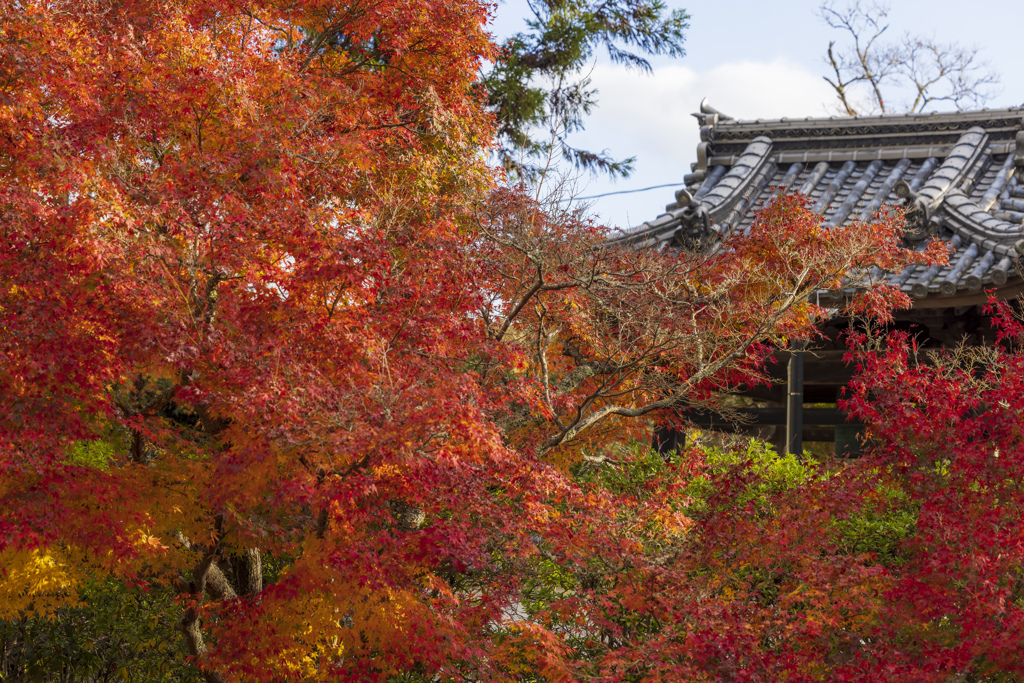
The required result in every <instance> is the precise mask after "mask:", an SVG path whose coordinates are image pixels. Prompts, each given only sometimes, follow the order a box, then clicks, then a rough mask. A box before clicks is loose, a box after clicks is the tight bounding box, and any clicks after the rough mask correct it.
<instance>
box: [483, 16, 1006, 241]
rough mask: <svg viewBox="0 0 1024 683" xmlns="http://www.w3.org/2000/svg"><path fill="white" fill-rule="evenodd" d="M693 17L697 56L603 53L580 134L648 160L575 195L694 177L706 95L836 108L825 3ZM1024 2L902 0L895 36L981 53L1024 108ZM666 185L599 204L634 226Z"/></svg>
mask: <svg viewBox="0 0 1024 683" xmlns="http://www.w3.org/2000/svg"><path fill="white" fill-rule="evenodd" d="M668 4H669V5H670V6H671V7H681V8H683V9H685V10H686V11H687V13H688V14H689V15H690V29H689V31H688V32H687V36H686V52H687V54H686V56H685V57H683V58H682V59H678V60H669V59H655V60H652V63H653V64H654V73H653V74H651V75H642V74H638V73H636V72H635V71H627V70H626V69H624V68H622V67H617V66H614V65H612V64H610V63H609V62H608V60H607V59H606V58H604V57H603V55H602V56H601V57H599V58H598V59H597V60H596V61H595V62H594V64H593V69H592V71H591V79H592V81H593V84H594V86H596V87H597V89H598V91H599V94H598V107H597V110H596V112H595V113H594V115H592V116H591V117H590V118H589V119H588V121H587V129H586V131H584V132H582V133H580V134H578V135H577V136H575V137H574V138H573V139H572V142H573V144H575V145H576V146H578V147H582V148H585V149H602V150H607V151H608V152H609V153H610V154H612V155H613V156H616V157H618V158H622V157H628V156H636V157H637V160H636V165H635V171H634V173H633V175H632V176H631V177H630V178H628V179H626V180H620V181H618V182H616V183H612V182H610V181H607V180H605V179H603V178H591V177H589V176H583V177H579V178H577V179H575V183H574V185H575V194H576V195H577V196H589V195H597V194H603V193H606V192H615V191H619V190H632V189H638V188H643V187H648V186H651V185H662V184H666V183H675V182H679V183H681V182H682V178H683V176H684V175H685V174H686V173H689V172H690V163H691V162H693V161H695V160H696V148H697V143H698V142H699V137H698V128H697V122H696V119H694V118H693V117H692V116H690V114H691V112H695V111H697V109H698V107H699V105H700V101H701V99H703V98H704V97H707V98H708V100H709V102H710V103H711V104H712V105H713V106H714V107H716V108H718V109H719V110H721V111H723V112H725V113H727V114H729V115H731V116H733V117H736V118H741V119H757V118H765V119H769V118H780V117H783V116H788V117H801V118H802V117H805V116H829V115H833V114H837V113H838V112H837V109H836V101H835V96H834V94H833V92H832V90H831V88H830V87H829V86H828V84H827V83H825V81H824V80H823V79H822V76H824V75H825V74H826V73H827V71H826V65H825V63H824V61H823V59H824V55H825V51H826V49H827V48H828V43H829V40H835V39H841V36H840V35H839V34H838V33H834V32H833V31H832V29H830V28H829V27H828V26H827V25H826V24H825V23H824V22H823V21H822V20H821V19H820V18H819V17H818V16H817V13H816V10H817V7H818V5H819V4H820V3H819V2H816V1H804V0H777V1H775V2H769V1H767V0H764V1H755V0H732V1H729V2H724V1H717V2H707V1H705V2H698V3H674V2H672V1H671V0H669V2H668ZM528 11H529V10H528V8H527V7H526V3H525V1H524V0H506V1H505V2H503V3H501V4H500V5H499V6H498V11H497V12H498V13H497V18H496V21H495V24H494V28H493V30H494V32H495V34H496V37H497V38H499V39H500V38H501V37H503V36H507V35H510V34H512V33H514V32H515V31H516V30H518V29H519V27H520V26H521V25H522V18H523V17H525V16H526V14H527V12H528ZM1022 23H1024V4H1022V3H1020V2H1010V1H1005V2H994V1H990V0H974V1H972V2H967V3H965V2H963V1H962V0H960V1H958V2H954V1H952V0H931V1H928V2H924V1H922V0H894V1H893V2H892V6H891V9H890V12H889V24H890V26H891V28H890V29H889V32H888V33H887V35H890V34H891V35H892V36H893V37H894V38H896V37H899V36H901V35H903V34H905V33H912V34H915V35H920V36H926V37H930V38H934V39H936V40H937V41H939V42H944V43H946V42H954V41H955V42H958V43H960V44H961V45H965V46H975V47H978V48H979V49H980V55H981V57H982V58H983V59H985V60H987V61H988V62H989V63H990V65H991V66H992V68H993V69H994V70H995V71H998V72H999V75H1000V77H1001V83H1000V85H999V86H998V94H997V95H996V96H995V97H993V98H991V99H990V100H989V102H988V104H987V106H988V107H990V108H1001V107H1015V106H1020V105H1021V104H1024V41H1022V40H1021V38H1020V26H1021V25H1022ZM673 192H674V190H673V189H672V188H663V189H660V190H651V191H647V192H640V193H635V194H623V195H613V196H609V197H604V198H601V199H596V200H592V201H590V202H588V203H590V204H592V208H591V210H592V212H593V213H595V214H597V215H598V216H599V217H600V218H601V220H602V221H603V222H605V223H606V224H608V225H610V226H617V227H628V226H631V225H637V224H639V223H641V222H643V221H645V220H649V219H652V218H655V217H656V216H657V215H658V214H659V213H662V212H663V211H664V206H665V204H668V203H669V202H671V201H672V198H673Z"/></svg>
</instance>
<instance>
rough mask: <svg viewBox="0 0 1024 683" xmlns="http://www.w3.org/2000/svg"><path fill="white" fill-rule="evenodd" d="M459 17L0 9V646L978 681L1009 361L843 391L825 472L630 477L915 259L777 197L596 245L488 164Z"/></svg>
mask: <svg viewBox="0 0 1024 683" xmlns="http://www.w3.org/2000/svg"><path fill="white" fill-rule="evenodd" d="M487 15H488V7H487V6H486V5H481V4H478V3H476V2H469V1H465V2H464V1H462V0H455V1H450V2H444V3H439V2H434V1H433V0H431V1H425V0H424V1H415V0H386V1H385V2H380V3H376V4H373V5H366V4H359V3H356V4H345V3H334V2H315V1H311V2H294V3H278V2H259V1H255V2H217V1H214V2H204V3H192V2H184V1H178V2H170V3H164V4H163V5H161V6H160V11H159V12H156V11H153V6H152V5H151V4H150V3H131V2H124V3H110V4H105V3H99V4H96V3H80V4H71V5H69V4H63V3H56V2H54V3H47V2H16V3H7V4H5V5H4V13H3V19H2V25H3V34H2V37H0V68H2V79H3V80H2V83H0V88H2V89H0V132H2V134H0V174H2V183H0V213H2V220H0V236H2V238H0V404H2V405H0V509H2V510H3V511H4V514H3V516H2V517H0V572H2V573H0V619H2V620H4V623H15V622H17V623H26V622H25V620H28V619H34V620H37V621H36V622H33V623H41V622H40V621H39V620H45V619H48V618H49V619H58V620H59V619H64V618H66V615H67V614H69V613H70V612H68V610H72V609H87V607H88V605H86V607H82V606H81V605H80V604H79V601H80V600H81V599H83V597H84V598H85V599H86V600H87V601H88V600H98V599H99V597H97V596H100V597H102V596H104V595H108V594H109V593H108V592H109V591H110V590H114V589H113V588H111V587H112V586H121V587H123V590H133V591H142V592H146V593H148V594H151V595H154V596H156V597H154V598H153V599H152V602H147V603H146V604H147V605H149V607H147V609H152V610H157V612H156V614H157V616H156V617H154V619H155V620H156V621H157V622H160V621H161V619H165V618H167V616H168V615H171V618H172V619H173V623H174V629H175V632H176V634H177V635H176V637H179V638H180V639H181V640H180V642H181V644H182V646H183V650H184V652H185V653H186V654H187V665H188V666H190V667H193V673H195V671H199V672H201V673H202V676H203V677H205V678H206V680H209V681H220V680H225V681H242V680H244V681H271V680H275V681H276V680H353V681H354V680H359V681H364V680H365V681H372V680H380V681H383V680H389V679H391V680H408V681H414V680H420V681H434V680H536V679H538V678H543V679H545V680H551V681H556V680H575V679H581V678H583V679H593V680H609V681H611V680H640V679H648V680H731V679H736V680H782V679H786V678H790V679H794V680H800V679H808V680H809V679H822V680H824V679H831V680H840V679H841V677H842V676H845V677H847V678H848V679H855V678H858V677H860V678H862V679H867V680H875V679H877V678H878V677H886V676H888V677H895V676H897V673H898V674H899V675H900V676H905V678H904V679H906V680H909V679H910V678H912V677H914V676H917V677H918V678H920V679H922V680H924V679H929V678H928V677H929V676H933V679H934V680H939V679H941V676H939V675H938V674H935V673H934V672H936V671H943V672H946V674H945V675H946V676H947V678H948V676H949V675H953V674H954V673H956V674H957V675H959V672H965V671H968V670H969V671H972V672H977V673H978V674H980V675H987V672H989V671H1014V672H1015V671H1016V669H1015V668H1014V667H1015V666H1017V664H1016V661H1017V660H1016V659H1014V657H1013V649H1012V647H1011V644H1012V643H1013V642H1016V641H1015V640H1014V639H1015V638H1016V637H1017V636H1016V635H1015V634H1017V630H1016V629H1017V628H1018V620H1019V615H1018V614H1017V611H1019V608H1018V607H1017V606H1016V601H1017V600H1018V596H1017V593H1019V589H1020V586H1019V585H1018V584H1019V583H1020V577H1018V576H1017V575H1018V574H1019V573H1020V571H1021V561H1020V558H1019V557H1018V555H1019V553H1018V552H1017V551H1016V550H1015V548H1016V547H1017V545H1019V543H1018V539H1017V536H1015V535H1014V534H1015V533H1016V532H1015V531H1014V529H1015V528H1016V527H1015V526H1014V524H1013V523H1012V520H1013V519H1014V515H1016V514H1017V509H1018V508H1017V502H1015V501H1016V498H1015V496H1017V485H1016V484H1015V483H1014V482H1015V481H1017V480H1019V479H1020V477H1019V475H1018V474H1017V470H1016V469H1015V468H1016V464H1015V463H1016V462H1017V457H1016V449H1017V445H1016V444H1017V441H1016V439H1017V436H1016V435H1017V431H1016V426H1015V425H1016V424H1017V423H1018V421H1019V420H1018V417H1017V416H1019V411H1020V409H1021V405H1020V401H1019V399H1020V396H1018V393H1019V387H1018V386H1017V384H1016V383H1015V382H1016V379H1015V378H1016V377H1017V376H1018V375H1019V374H1020V373H1019V372H1017V367H1016V366H1017V364H1018V362H1019V359H1018V358H1017V356H1016V355H1014V354H1013V353H1010V352H1002V351H1000V352H997V355H996V356H995V357H994V360H992V362H991V363H989V364H988V365H987V366H985V367H984V368H980V369H979V368H975V367H974V366H972V367H971V368H961V367H959V366H957V367H953V366H947V367H945V369H939V370H936V369H928V368H926V367H924V366H917V365H913V364H911V363H910V362H909V361H908V360H907V359H908V356H907V355H906V353H905V352H904V351H902V350H901V349H903V348H904V347H902V346H899V345H898V344H896V343H895V342H894V343H893V349H895V352H894V353H891V354H888V355H870V354H869V355H865V356H863V357H862V359H861V361H860V362H862V363H864V368H865V371H864V379H863V380H862V382H861V384H858V385H857V387H856V392H855V393H854V394H852V395H851V399H850V401H851V403H850V406H851V410H853V411H855V412H856V413H857V414H858V415H862V416H863V417H864V419H865V420H867V421H869V422H870V423H871V424H872V425H874V430H875V431H874V438H875V443H876V452H877V458H876V459H873V460H864V461H863V463H861V464H858V465H857V466H855V467H849V468H841V467H835V466H834V465H833V464H832V463H823V464H819V465H816V464H813V463H808V462H799V461H797V460H795V459H792V458H790V459H780V458H778V457H777V456H776V455H775V454H774V453H772V452H770V451H767V450H764V449H759V447H757V446H753V447H751V448H752V450H750V451H743V452H740V453H736V452H717V451H714V452H712V451H702V450H699V449H691V450H689V451H687V452H685V453H682V454H679V455H678V456H676V458H675V459H673V460H672V461H671V462H669V463H666V462H664V461H663V460H661V458H660V457H658V456H654V455H652V454H650V453H649V452H646V451H645V450H644V449H638V448H636V447H635V446H629V445H628V443H629V442H630V439H631V438H632V437H644V436H645V435H646V433H647V431H648V430H649V429H650V419H651V418H654V417H658V418H659V419H668V420H672V419H676V418H673V417H672V416H673V415H675V413H674V412H672V410H671V409H673V408H677V407H679V406H681V405H716V402H717V401H718V400H719V398H718V397H719V395H720V392H722V391H723V390H726V389H728V388H730V387H734V386H737V385H738V384H741V383H747V384H749V383H755V382H758V381H763V379H764V373H763V370H764V368H763V363H764V360H765V358H766V356H767V353H768V349H769V345H771V344H782V343H787V342H788V341H789V340H790V339H794V338H801V337H809V336H812V335H813V334H814V332H813V330H814V324H815V323H816V322H817V321H818V320H819V319H820V318H821V317H822V316H824V315H826V311H824V310H823V309H821V308H820V307H818V306H817V304H816V303H815V302H813V301H812V300H811V298H810V294H811V293H812V292H815V291H817V290H818V289H821V288H827V289H837V288H840V287H849V288H852V289H856V288H859V289H860V290H862V291H866V292H867V293H868V294H867V296H864V297H860V298H856V299H853V300H851V302H850V304H851V306H856V307H859V309H858V310H860V311H862V312H863V311H866V312H869V313H873V314H878V315H880V316H881V317H883V318H884V314H885V313H886V311H888V310H889V308H890V307H891V306H892V305H895V304H898V303H900V297H899V295H898V293H893V292H885V291H883V290H880V289H878V288H876V287H875V285H876V284H877V282H876V279H877V278H876V277H875V276H876V275H877V273H879V272H881V271H882V270H891V269H895V268H899V267H902V266H903V265H905V264H907V263H909V262H912V261H922V260H934V259H937V258H941V257H942V255H941V254H939V253H938V252H937V251H936V250H935V249H932V250H929V251H925V252H912V251H908V250H906V249H903V248H901V247H900V246H899V244H900V241H899V236H900V219H899V216H898V215H897V214H895V213H892V214H889V215H886V216H881V217H879V218H878V220H877V221H876V222H874V223H872V224H859V223H858V224H853V225H850V226H848V227H845V228H842V229H833V230H829V229H827V228H825V227H824V226H823V225H822V223H821V220H820V217H819V216H816V215H815V214H813V213H812V212H811V211H810V210H809V209H808V208H807V205H806V202H805V201H804V200H803V199H802V198H800V197H792V196H783V197H779V198H778V199H777V200H775V201H774V202H772V203H771V204H770V205H769V206H767V207H765V208H764V210H763V211H762V213H761V214H760V217H759V219H758V220H757V222H756V223H755V224H754V226H753V227H752V229H751V230H749V231H748V232H747V233H745V234H738V235H735V236H733V237H730V238H727V239H724V240H722V241H721V242H719V243H718V244H717V245H716V246H715V248H714V249H712V250H710V251H709V252H707V253H700V254H695V253H689V252H680V251H678V250H675V249H670V250H667V251H664V252H655V251H652V250H637V249H635V248H631V247H630V246H629V245H628V244H626V245H623V244H619V245H618V246H616V245H615V243H614V240H612V241H609V237H610V236H609V235H608V234H607V233H606V232H604V231H603V230H601V229H600V228H599V227H598V226H596V225H594V224H592V223H591V222H589V221H588V220H587V219H586V218H585V217H583V216H582V215H580V214H579V213H576V212H574V211H573V210H568V211H563V210H559V209H557V206H558V205H557V204H545V203H544V202H540V201H537V198H536V196H533V197H531V196H529V195H527V194H526V192H525V190H524V189H523V188H510V187H506V186H504V185H502V183H501V182H500V176H499V175H498V174H497V173H496V172H495V171H494V170H493V169H491V168H489V167H488V166H487V164H486V163H485V159H486V154H487V152H488V150H489V145H490V140H491V137H490V136H491V131H492V125H493V122H492V121H491V120H490V119H489V118H488V117H487V116H486V115H485V114H484V113H483V109H482V104H481V101H480V95H479V93H478V92H477V91H476V90H475V89H474V82H475V79H476V74H477V69H478V67H479V65H480V63H481V61H482V60H485V59H490V58H491V57H492V54H493V53H492V45H491V44H490V43H489V40H488V36H487V34H486V32H485V22H486V19H487ZM873 274H874V275H873ZM904 303H905V302H904ZM1004 318H1005V319H1006V320H1007V321H1008V322H1007V328H1006V329H1007V332H1006V337H1007V342H1006V343H1007V345H1008V347H1010V346H1013V344H1015V343H1016V339H1017V338H1018V337H1019V330H1018V328H1017V327H1015V326H1014V324H1013V323H1011V322H1009V318H1008V317H1005V316H1004ZM901 354H902V355H901ZM929 373H933V374H929ZM934 373H938V374H934ZM880 397H884V400H880ZM933 402H939V403H941V405H942V411H943V412H941V413H933V412H931V411H929V410H928V409H926V406H930V405H932V403H933ZM992 416H997V417H992ZM949 421H953V423H955V424H957V425H959V426H960V427H961V428H960V429H955V430H950V429H947V428H946V427H945V426H944V425H945V424H946V423H947V422H949ZM892 520H896V521H895V522H892ZM890 522H892V524H890ZM886 524H890V526H889V527H885V525H886ZM873 525H874V526H873ZM878 525H882V527H884V528H885V529H886V530H885V531H884V533H880V534H875V535H872V534H871V533H868V531H870V530H871V529H875V528H876V527H878ZM890 527H891V528H890ZM866 530H867V531H866ZM965 548H966V549H967V551H964V550H963V549H965ZM956 552H968V553H969V554H968V556H967V557H968V564H967V565H964V563H963V562H960V563H958V562H957V561H955V560H954V556H955V553H956ZM964 566H969V567H972V568H976V569H972V570H971V572H969V574H967V575H966V578H965V575H964V572H963V567H964ZM958 571H959V572H960V573H957V572H958ZM103 599H105V600H108V602H107V603H105V604H107V605H108V606H109V605H110V604H115V603H117V600H123V599H124V598H123V596H122V597H116V598H103ZM161 610H162V611H161ZM100 613H101V611H100V610H98V609H97V610H96V611H94V614H95V615H100ZM118 613H122V612H118ZM133 613H136V614H146V613H147V612H146V611H145V610H142V609H141V608H140V609H138V610H136V611H135V612H133ZM76 614H79V613H78V612H76ZM104 614H106V613H104ZM95 618H97V619H99V618H100V617H99V616H96V617H95ZM104 618H106V617H104ZM140 618H142V617H140ZM142 619H145V620H148V619H150V617H148V616H147V617H144V618H142ZM19 620H21V621H19ZM103 623H106V622H103ZM138 626H139V628H142V625H138ZM164 626H166V624H164ZM33 628H35V627H33ZM126 630H127V629H126ZM26 632H27V631H26ZM32 632H33V633H39V632H41V631H40V630H38V629H37V630H36V631H32ZM133 632H134V631H133ZM968 635H969V637H968ZM140 638H144V637H143V636H140ZM154 647H155V646H154ZM5 656H6V655H5ZM172 656H173V655H171V654H169V655H168V657H172ZM185 664H186V662H185V661H175V662H174V665H175V666H178V667H181V666H184V665H185ZM5 666H6V664H5ZM168 675H170V674H168ZM175 675H176V674H175ZM182 675H185V674H182ZM936 676H938V678H934V677H936ZM872 677H873V678H872ZM168 680H172V679H171V678H168ZM173 680H179V679H177V678H174V679H173ZM929 680H931V679H929Z"/></svg>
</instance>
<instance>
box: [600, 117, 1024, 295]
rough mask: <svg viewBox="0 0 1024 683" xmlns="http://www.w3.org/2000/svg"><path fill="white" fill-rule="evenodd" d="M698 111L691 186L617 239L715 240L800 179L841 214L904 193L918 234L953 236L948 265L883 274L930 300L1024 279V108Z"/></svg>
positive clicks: (652, 244)
mask: <svg viewBox="0 0 1024 683" xmlns="http://www.w3.org/2000/svg"><path fill="white" fill-rule="evenodd" d="M694 116H696V117H697V119H698V121H699V122H700V125H701V143H700V144H699V145H698V149H697V162H696V163H695V164H693V165H692V171H693V172H692V173H691V174H690V175H688V176H687V177H686V186H685V187H683V188H680V189H679V190H678V191H677V192H676V195H675V197H676V200H675V201H674V202H673V203H671V204H669V205H668V206H667V207H666V213H663V214H662V215H660V216H658V217H657V218H655V219H654V220H651V221H648V222H646V223H643V224H641V225H639V226H637V227H636V228H633V229H631V230H628V231H626V232H624V233H622V234H621V235H620V236H618V237H616V238H614V240H613V241H615V242H620V243H627V244H631V245H634V246H639V247H647V248H657V249H665V248H688V249H692V248H695V247H697V246H703V247H707V246H710V245H713V244H714V243H715V242H716V240H717V237H718V236H721V235H725V234H729V233H731V232H733V231H737V230H744V229H748V228H749V226H750V224H751V222H752V220H753V216H754V213H755V212H756V209H757V207H759V206H761V205H763V203H764V202H765V201H767V200H768V199H769V198H770V197H771V196H772V195H773V194H775V193H777V192H779V191H794V192H800V193H802V194H804V195H806V196H807V197H808V198H809V199H810V200H811V205H812V206H813V207H814V210H815V211H817V212H819V213H821V214H822V216H823V217H824V220H825V222H826V224H828V225H830V226H838V225H842V224H843V223H845V222H847V221H851V220H856V219H859V220H864V219H867V218H870V217H871V215H873V214H874V213H875V212H876V211H877V210H878V209H879V208H880V207H881V206H882V205H883V204H897V205H902V206H903V208H904V209H905V210H906V215H907V226H906V232H905V239H906V240H907V242H908V244H910V245H911V246H916V247H917V248H919V249H920V248H924V246H925V245H926V244H927V243H928V241H929V240H933V239H940V240H944V241H945V242H947V243H948V244H949V246H950V247H952V248H953V251H952V252H951V253H950V257H949V263H948V265H945V266H941V267H930V268H929V267H920V266H918V267H910V268H907V269H905V270H904V271H903V272H900V273H888V274H881V273H879V274H878V275H879V276H882V277H885V278H886V279H887V280H888V281H889V282H890V283H892V284H894V285H897V286H899V287H901V288H902V289H903V290H904V291H906V292H907V293H909V294H910V295H911V296H913V297H915V298H916V299H918V300H922V301H920V304H924V303H925V301H923V300H928V301H929V302H930V304H933V305H942V300H943V299H944V298H950V297H957V298H958V299H961V300H962V299H964V295H967V294H971V293H977V294H978V295H981V294H982V292H981V290H983V289H987V288H990V287H992V286H996V287H1001V286H1003V285H1005V284H1006V283H1007V282H1008V281H1013V282H1017V283H1020V282H1022V278H1021V270H1020V269H1021V266H1020V264H1019V263H1018V256H1019V254H1020V253H1024V108H1020V109H1002V110H985V111H977V112H956V113H949V114H914V115H905V116H872V117H853V118H838V117H832V118H818V119H802V120H788V119H781V120H777V121H761V120H758V121H736V120H734V119H731V118H730V117H727V116H725V115H724V114H722V113H721V112H718V111H717V110H715V109H713V108H711V107H710V106H708V105H707V103H706V102H703V103H701V111H700V112H698V113H697V114H694ZM845 293H847V292H833V293H830V295H831V296H834V297H836V298H838V297H841V296H842V295H843V294H845ZM950 303H953V301H952V299H950Z"/></svg>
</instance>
